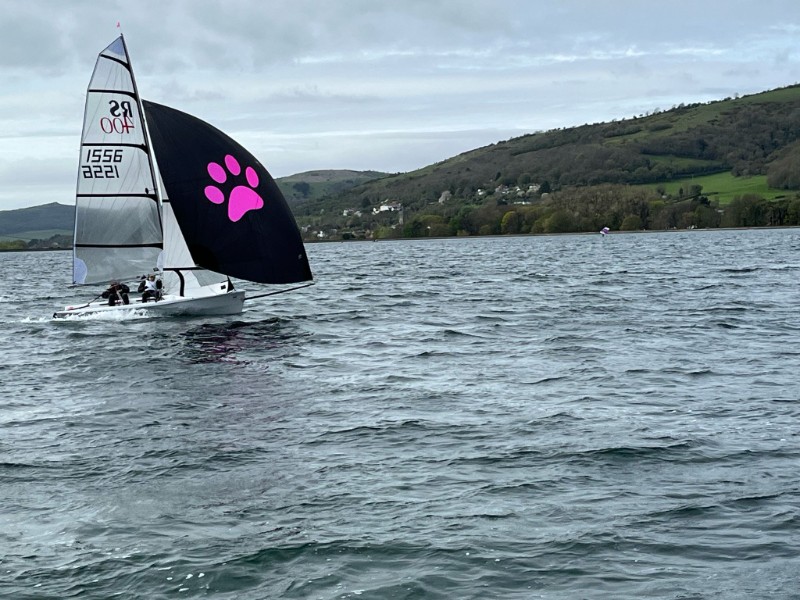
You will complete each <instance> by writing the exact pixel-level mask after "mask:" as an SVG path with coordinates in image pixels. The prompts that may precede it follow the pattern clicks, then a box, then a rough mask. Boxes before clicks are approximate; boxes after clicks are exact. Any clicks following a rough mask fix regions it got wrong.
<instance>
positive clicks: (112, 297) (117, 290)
mask: <svg viewBox="0 0 800 600" xmlns="http://www.w3.org/2000/svg"><path fill="white" fill-rule="evenodd" d="M130 291H131V290H130V288H129V287H128V286H127V285H125V284H124V283H120V282H119V281H112V282H111V284H110V285H109V286H108V289H107V290H106V291H105V292H103V293H102V294H101V296H102V297H103V298H108V305H109V306H116V305H117V304H118V303H120V302H121V303H122V304H129V303H130V299H129V298H128V292H130Z"/></svg>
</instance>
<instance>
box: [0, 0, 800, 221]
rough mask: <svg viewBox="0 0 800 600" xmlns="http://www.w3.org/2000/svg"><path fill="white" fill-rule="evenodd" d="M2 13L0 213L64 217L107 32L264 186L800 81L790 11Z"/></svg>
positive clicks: (4, 6)
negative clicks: (255, 169) (34, 210)
mask: <svg viewBox="0 0 800 600" xmlns="http://www.w3.org/2000/svg"><path fill="white" fill-rule="evenodd" d="M0 15H1V16H0V82H1V83H2V88H1V89H2V92H0V210H9V209H14V208H22V207H26V206H35V205H39V204H46V203H49V202H60V203H62V204H74V194H75V183H76V178H77V167H78V146H79V143H80V132H81V126H82V120H83V109H84V102H85V97H86V87H87V85H88V82H89V78H90V76H91V73H92V69H93V68H94V63H95V61H96V59H97V54H98V53H99V52H100V51H101V50H103V48H105V47H106V46H108V45H109V44H110V43H111V42H112V41H113V40H114V39H115V38H116V37H117V36H118V35H119V33H120V32H122V33H123V34H124V35H125V40H126V43H127V45H128V50H129V52H130V54H131V61H132V63H133V68H134V72H135V76H136V80H137V83H138V86H139V90H140V93H141V95H142V96H143V97H144V98H145V99H148V100H152V101H155V102H159V103H162V104H167V105H169V106H172V107H173V108H177V109H179V110H182V111H185V112H189V113H191V114H194V115H195V116H197V117H199V118H201V119H203V120H205V121H208V122H209V123H211V124H213V125H215V126H216V127H218V128H220V129H222V130H223V131H225V132H226V133H228V134H229V135H231V136H232V137H233V138H235V139H236V140H237V141H239V142H240V143H242V144H243V145H244V146H245V147H247V148H248V150H250V151H251V152H252V153H253V154H254V155H255V156H256V157H257V158H258V159H259V160H260V161H261V163H262V164H264V166H266V167H267V169H268V170H269V171H270V173H271V174H272V176H273V177H276V178H277V177H283V176H287V175H292V174H295V173H302V172H305V171H312V170H319V169H353V170H358V171H363V170H375V171H384V172H389V173H398V172H407V171H412V170H414V169H417V168H421V167H424V166H427V165H430V164H432V163H435V162H438V161H441V160H445V159H447V158H450V157H453V156H456V155H458V154H460V153H462V152H466V151H469V150H473V149H475V148H480V147H483V146H486V145H489V144H493V143H496V142H499V141H504V140H507V139H510V138H512V137H516V136H520V135H524V134H528V133H534V132H536V131H545V130H548V129H553V128H557V127H571V126H576V125H582V124H584V123H596V122H603V121H611V120H614V119H624V118H629V117H632V116H635V115H640V114H645V113H648V112H651V111H653V110H656V109H659V110H666V109H669V108H671V107H673V106H676V105H678V104H681V103H685V104H688V103H693V102H706V101H713V100H720V99H723V98H726V97H734V96H735V95H737V94H738V95H746V94H752V93H757V92H761V91H765V90H768V89H773V88H777V87H782V86H786V85H792V84H794V83H798V82H800V2H798V1H797V0H761V1H760V2H754V1H753V0H747V1H742V0H724V1H723V0H690V1H687V0H671V1H670V2H652V1H650V0H547V1H545V0H327V1H322V0H288V1H284V0H135V1H133V0H125V1H121V0H0ZM117 23H119V24H120V27H119V28H117Z"/></svg>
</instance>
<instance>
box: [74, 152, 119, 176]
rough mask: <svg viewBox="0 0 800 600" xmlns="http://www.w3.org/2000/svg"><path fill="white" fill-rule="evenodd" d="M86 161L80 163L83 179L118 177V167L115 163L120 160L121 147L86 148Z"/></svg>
mask: <svg viewBox="0 0 800 600" xmlns="http://www.w3.org/2000/svg"><path fill="white" fill-rule="evenodd" d="M86 162H87V163H90V164H88V165H81V173H82V174H83V178H84V179H111V178H116V177H119V167H118V165H117V164H115V163H121V162H122V148H116V149H111V148H87V149H86Z"/></svg>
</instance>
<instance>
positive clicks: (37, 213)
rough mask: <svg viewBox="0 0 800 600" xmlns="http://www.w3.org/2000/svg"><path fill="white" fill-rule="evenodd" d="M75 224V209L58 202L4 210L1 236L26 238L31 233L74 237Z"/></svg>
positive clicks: (1, 216) (0, 212) (0, 227)
mask: <svg viewBox="0 0 800 600" xmlns="http://www.w3.org/2000/svg"><path fill="white" fill-rule="evenodd" d="M74 223H75V207H74V206H69V205H67V204H59V203H58V202H51V203H50V204H42V205H40V206H32V207H30V208H18V209H16V210H3V211H0V236H8V237H12V236H19V237H26V234H27V233H29V232H36V233H42V232H45V233H51V232H52V233H51V235H54V234H56V233H64V234H69V235H72V230H73V227H74ZM39 237H41V236H39ZM27 239H30V238H29V237H28V238H27Z"/></svg>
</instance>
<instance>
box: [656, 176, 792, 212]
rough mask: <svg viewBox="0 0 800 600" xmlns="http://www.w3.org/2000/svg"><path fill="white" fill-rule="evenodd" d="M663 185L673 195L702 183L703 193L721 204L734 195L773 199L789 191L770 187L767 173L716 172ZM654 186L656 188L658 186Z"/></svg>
mask: <svg viewBox="0 0 800 600" xmlns="http://www.w3.org/2000/svg"><path fill="white" fill-rule="evenodd" d="M661 185H663V186H664V189H665V190H666V192H667V193H668V194H671V195H673V196H675V195H677V194H678V190H680V188H683V190H684V192H688V191H689V188H690V187H691V186H693V185H701V186H703V195H704V196H707V197H708V199H709V200H719V203H720V205H725V204H728V203H729V202H730V201H731V200H733V199H734V197H736V196H742V195H744V194H758V195H759V196H762V197H763V198H767V199H770V200H771V199H775V198H778V197H781V196H785V195H786V194H787V193H788V192H787V191H786V190H778V189H775V188H771V187H769V186H768V185H767V177H766V175H754V176H753V177H734V176H733V175H731V174H730V173H716V174H715V175H705V176H702V177H691V178H686V179H679V180H675V181H672V182H669V183H666V184H661ZM652 187H653V188H656V187H657V186H655V185H654V186H652Z"/></svg>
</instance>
